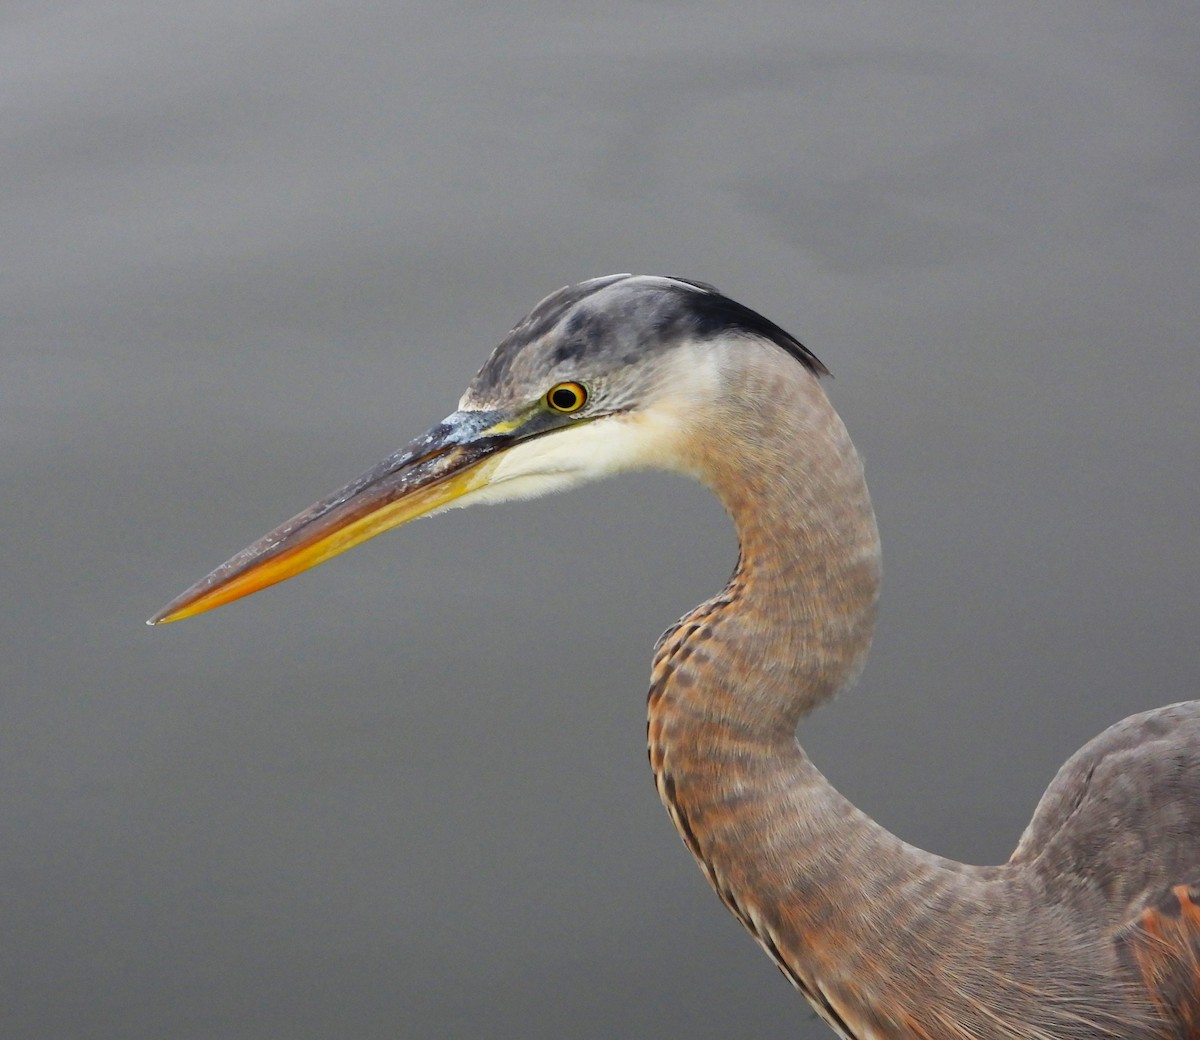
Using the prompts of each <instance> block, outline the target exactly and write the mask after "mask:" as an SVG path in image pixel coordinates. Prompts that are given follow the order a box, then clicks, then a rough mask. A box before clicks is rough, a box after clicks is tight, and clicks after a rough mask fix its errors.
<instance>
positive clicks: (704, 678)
mask: <svg viewBox="0 0 1200 1040" xmlns="http://www.w3.org/2000/svg"><path fill="white" fill-rule="evenodd" d="M825 371H826V370H825V367H824V366H823V365H822V364H821V362H820V361H819V360H818V359H817V358H816V357H815V356H814V355H813V354H812V353H811V352H809V351H808V350H807V349H806V348H805V347H803V346H802V345H801V344H800V343H799V342H798V341H797V340H796V339H794V338H793V337H792V336H790V335H788V333H786V332H784V331H783V330H782V329H781V328H779V327H778V326H777V325H775V324H773V323H772V322H770V321H768V320H766V319H765V318H763V317H762V316H760V315H758V314H756V313H755V312H753V311H751V310H750V309H748V308H746V307H744V306H742V305H740V304H738V303H735V302H734V301H732V300H730V299H728V298H727V297H725V296H722V295H721V294H719V293H718V292H717V291H716V290H714V289H713V288H712V287H710V286H707V285H704V284H701V283H698V282H689V281H684V280H682V279H678V278H665V277H647V276H631V275H612V276H610V277H606V278H596V279H593V280H591V281H587V282H583V283H581V284H579V285H576V286H571V287H567V288H563V289H560V290H559V291H558V292H556V293H554V294H552V295H551V296H549V297H547V298H546V299H545V300H543V301H542V302H541V303H540V304H538V306H537V307H535V308H534V310H533V311H532V312H531V313H530V314H529V316H528V317H527V318H525V319H524V320H523V321H522V322H521V323H520V324H519V325H517V326H516V328H514V329H513V330H512V332H510V333H509V335H508V336H507V337H506V338H505V339H504V341H503V342H502V343H501V344H500V346H499V347H497V348H496V350H495V352H494V353H493V354H492V356H491V358H490V359H489V360H488V361H487V363H486V364H485V365H484V366H483V368H482V369H481V370H480V371H479V374H478V375H476V376H475V378H474V379H473V380H472V382H471V384H470V386H469V387H468V388H467V392H466V393H465V394H464V395H463V398H462V400H461V401H460V402H459V409H458V411H456V412H454V413H453V414H452V415H450V416H449V417H448V418H446V419H444V420H443V421H442V422H440V423H438V424H437V425H436V426H434V427H433V428H432V429H431V430H429V432H428V433H425V434H423V435H422V436H420V437H418V438H417V439H416V440H415V441H413V442H412V443H411V444H410V445H409V446H408V447H407V448H405V449H404V450H403V451H401V452H399V453H397V454H396V455H393V456H392V457H391V458H389V459H387V460H386V461H385V462H383V463H382V464H380V465H379V466H376V467H375V468H374V469H372V470H370V471H369V472H367V473H364V474H363V475H362V476H361V477H359V478H358V479H357V480H355V481H353V482H352V483H350V484H348V485H346V487H344V488H342V489H341V490H340V491H338V492H336V493H335V494H333V495H331V496H329V497H328V498H326V499H324V500H323V501H321V502H319V503H317V504H316V505H314V506H312V507H311V508H310V509H307V510H306V511H305V512H303V513H301V514H300V515H299V516H297V517H295V518H294V519H292V520H290V521H288V522H287V523H286V524H284V525H283V526H282V527H280V528H278V529H277V530H275V531H273V532H272V533H271V534H269V535H267V536H266V537H265V538H263V539H262V540H260V541H258V542H256V543H255V544H254V545H251V546H250V547H249V548H247V549H245V550H243V551H242V552H240V553H238V555H237V556H235V557H234V558H233V559H231V560H230V561H229V562H228V563H225V564H224V565H222V566H221V567H218V568H217V569H216V570H215V571H213V572H212V573H211V574H210V575H209V576H208V577H207V578H205V579H203V580H202V581H200V582H199V583H198V584H196V585H195V586H193V587H192V588H191V589H189V590H188V591H187V592H185V593H184V594H183V595H182V596H180V597H178V598H177V599H176V600H175V601H174V602H172V603H171V604H170V605H169V606H168V607H166V608H165V609H164V610H163V611H162V612H161V613H160V614H159V615H158V616H157V617H156V618H154V619H153V621H152V622H151V623H153V622H154V621H173V620H176V619H178V618H183V617H187V616H189V615H192V614H196V613H199V612H200V611H203V610H208V609H209V608H211V607H215V606H218V605H220V604H223V603H226V602H228V601H230V600H233V599H236V598H238V597H240V596H244V595H246V594H247V593H250V592H253V591H255V590H257V589H260V588H263V587H265V586H267V585H270V584H273V583H275V582H278V581H282V580H283V579H284V578H287V577H290V576H291V575H293V574H296V573H298V572H300V571H302V570H305V569H307V568H309V567H311V566H313V565H314V564H317V563H320V562H321V561H323V560H326V559H328V558H330V557H331V556H334V555H336V554H337V553H340V552H342V551H343V550H345V549H348V548H350V547H351V546H353V545H356V544H357V543H359V542H362V541H364V540H365V539H367V538H370V537H372V536H373V535H375V534H378V533H380V532H381V531H384V530H386V529H388V528H390V527H394V526H396V525H397V524H401V523H404V522H405V521H407V520H410V519H412V518H414V517H416V516H421V515H424V514H428V513H432V512H437V511H440V510H444V509H448V508H451V507H455V506H464V505H472V504H475V503H477V502H497V501H502V500H506V499H514V498H529V497H533V496H536V495H542V494H546V493H547V492H550V491H557V490H561V489H564V488H569V487H573V486H575V485H577V484H581V483H583V482H584V481H588V480H592V479H596V478H599V477H603V476H606V475H608V474H612V473H617V472H620V471H624V470H631V469H638V468H659V469H668V470H677V471H680V472H683V473H686V474H688V475H690V476H692V477H695V478H696V479H698V480H699V481H701V482H702V483H704V484H705V485H707V486H708V487H709V488H710V489H711V490H712V491H713V492H715V493H716V495H717V496H718V498H720V500H721V501H722V503H723V504H724V505H725V508H726V509H727V510H728V512H729V513H730V515H731V516H732V518H733V521H734V524H735V525H736V528H737V533H738V537H739V540H740V544H741V556H740V558H739V560H738V564H737V568H736V570H735V571H734V574H733V577H732V578H731V579H730V581H729V584H728V585H727V586H726V587H725V589H724V590H723V591H721V592H720V593H718V594H717V595H716V596H714V597H713V598H712V599H710V600H708V601H707V602H705V603H703V604H701V605H700V606H699V607H697V608H696V609H695V610H693V611H692V612H691V613H689V614H688V615H687V616H685V617H684V618H683V619H682V620H681V621H680V622H679V623H678V624H677V625H675V626H673V627H672V628H671V629H669V630H668V631H667V632H666V634H665V635H664V636H663V637H662V639H660V640H659V642H658V646H657V648H656V650H655V654H654V664H653V673H652V681H651V686H650V696H649V722H648V737H649V752H650V764H651V766H652V768H653V771H654V778H655V782H656V784H657V786H658V791H659V794H660V796H661V797H662V800H663V803H664V804H665V805H666V807H667V811H668V812H669V813H670V815H671V818H672V819H673V820H674V822H675V826H676V827H677V828H678V829H679V833H680V834H681V835H682V837H683V840H684V842H685V843H686V845H687V847H688V848H689V849H690V850H691V852H692V854H693V855H694V856H695V857H696V860H697V861H698V862H699V864H700V867H701V868H702V870H703V871H704V874H705V876H706V877H707V878H708V880H709V882H710V883H711V884H712V887H713V888H714V889H716V891H717V894H718V895H719V896H720V897H721V899H722V901H723V902H724V903H725V905H726V906H727V907H728V908H729V909H730V910H731V911H732V912H733V914H734V915H735V916H736V917H737V918H738V920H739V921H741V922H742V924H743V925H745V926H746V928H747V929H748V930H749V931H750V933H751V934H752V935H753V936H754V937H755V939H757V940H758V942H759V944H760V945H761V946H762V947H763V948H764V949H765V950H766V952H767V953H768V954H769V955H770V957H771V958H772V960H774V961H775V963H776V964H777V965H778V966H779V968H780V970H781V971H782V972H783V973H784V975H786V976H787V977H788V978H789V979H790V980H791V981H792V983H793V984H794V985H795V986H796V988H797V989H799V990H800V992H801V993H803V994H804V996H805V997H807V998H808V1000H809V1001H810V1002H811V1003H812V1005H813V1006H814V1007H815V1008H816V1010H817V1011H818V1013H819V1014H820V1015H821V1016H822V1017H823V1018H824V1019H825V1021H826V1022H828V1023H829V1025H830V1026H832V1027H833V1029H834V1031H835V1032H837V1033H838V1034H840V1035H841V1036H843V1037H853V1038H857V1040H867V1038H877V1040H883V1038H889V1040H891V1038H904V1040H965V1038H973V1040H993V1038H994V1040H999V1038H1008V1040H1083V1038H1085V1037H1086V1038H1095V1037H1121V1038H1123V1040H1150V1038H1156V1040H1182V1038H1193V1040H1195V1038H1200V888H1198V885H1200V702H1196V701H1191V702H1187V703H1183V704H1176V705H1172V706H1170V707H1166V708H1159V709H1158V710H1155V711H1150V712H1146V713H1145V714H1142V715H1135V716H1133V717H1131V718H1128V719H1126V720H1125V721H1124V722H1120V723H1118V724H1117V725H1115V726H1113V727H1112V728H1111V729H1109V730H1107V731H1106V732H1105V733H1103V734H1102V735H1101V736H1099V737H1097V738H1096V739H1095V740H1093V741H1092V742H1091V743H1090V744H1088V745H1087V746H1086V747H1084V748H1083V749H1082V750H1081V751H1079V752H1078V753H1076V754H1075V755H1074V757H1072V758H1071V759H1070V760H1069V761H1068V762H1067V764H1066V765H1065V766H1063V768H1062V769H1061V770H1060V772H1059V773H1058V775H1057V777H1055V779H1054V781H1053V783H1051V785H1050V787H1049V789H1048V790H1047V791H1046V794H1045V795H1044V796H1043V798H1042V800H1041V803H1040V804H1039V805H1038V807H1037V811H1036V812H1035V813H1034V817H1033V820H1032V822H1031V823H1030V824H1029V827H1028V828H1027V829H1026V831H1025V833H1024V835H1023V836H1022V837H1021V840H1020V843H1019V844H1018V845H1017V849H1016V851H1015V852H1014V853H1013V855H1012V858H1011V859H1010V860H1009V861H1008V863H1006V864H1004V865H1003V866H992V867H977V866H969V865H966V864H963V863H956V862H953V861H951V860H946V859H942V858H940V857H938V856H934V855H931V854H929V853H927V852H923V851H921V850H920V849H916V848H913V847H912V846H910V845H907V844H905V843H904V842H902V841H900V840H899V839H898V838H896V837H895V836H893V835H892V834H890V833H889V832H888V831H886V830H885V829H884V828H883V827H881V826H880V825H879V824H877V823H875V822H874V821H873V820H871V819H870V818H869V817H868V816H866V815H865V814H864V813H862V812H860V811H859V810H858V809H856V808H855V807H854V806H853V805H851V804H850V803H849V802H848V801H847V800H846V799H845V798H843V797H842V796H841V795H840V794H839V793H838V792H837V791H836V790H835V789H834V788H833V787H832V786H831V785H830V784H829V782H828V781H827V780H826V779H825V778H824V777H823V776H822V775H821V774H820V773H819V772H818V771H817V769H816V767H815V766H813V764H812V762H810V761H809V758H808V756H807V755H806V754H805V753H804V751H803V749H802V748H801V747H800V746H799V744H798V743H797V742H796V739H795V731H796V727H797V724H798V723H799V721H800V719H801V718H802V717H803V716H804V715H806V714H807V713H808V712H810V711H811V710H812V709H813V708H814V707H816V706H817V705H818V704H820V703H821V702H822V701H825V700H827V699H828V698H829V697H831V696H832V695H833V694H835V693H836V692H837V691H838V690H840V689H842V688H843V687H845V686H846V685H847V684H848V683H849V682H850V681H851V680H852V679H853V678H854V677H855V676H856V675H857V674H858V672H859V670H860V669H861V668H862V665H863V661H864V658H865V657H866V654H867V648H868V645H869V644H870V641H871V635H872V630H873V627H874V618H875V605H876V599H877V592H878V585H879V539H878V534H877V532H876V528H875V516H874V513H873V511H872V508H871V501H870V498H869V496H868V494H867V486H866V483H865V481H864V478H863V471H862V465H861V463H860V461H859V457H858V454H857V453H856V451H855V449H854V447H853V445H852V444H851V443H850V439H849V437H848V436H847V434H846V430H845V428H844V426H843V425H842V422H841V420H840V419H839V418H838V416H837V414H836V412H834V410H833V408H832V406H831V405H830V403H829V401H828V399H827V398H826V396H825V393H824V391H823V390H822V388H821V386H820V384H819V382H818V377H819V376H821V375H822V374H823V373H825Z"/></svg>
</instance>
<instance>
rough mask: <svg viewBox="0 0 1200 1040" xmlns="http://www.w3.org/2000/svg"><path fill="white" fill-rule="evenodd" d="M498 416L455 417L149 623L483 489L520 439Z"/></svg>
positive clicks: (214, 602) (223, 599) (185, 613)
mask: <svg viewBox="0 0 1200 1040" xmlns="http://www.w3.org/2000/svg"><path fill="white" fill-rule="evenodd" d="M517 425H519V424H518V423H514V422H512V421H510V420H509V419H507V418H506V416H505V415H504V414H502V413H499V412H489V411H461V412H455V413H454V414H453V415H451V416H449V417H447V418H446V419H444V420H443V421H442V422H440V423H438V424H437V425H436V426H434V427H433V428H432V429H431V430H429V432H428V433H426V434H424V435H423V436H421V437H418V438H417V439H416V440H415V441H413V442H412V443H411V444H410V445H409V446H408V447H407V448H405V449H404V450H403V451H400V452H397V453H396V454H395V455H393V456H391V458H388V459H385V460H384V461H383V462H381V463H380V464H379V465H378V466H376V467H375V468H374V469H371V470H368V471H367V472H366V473H364V474H363V475H362V476H360V477H359V478H358V479H357V480H354V481H351V482H350V483H349V484H347V485H346V486H345V487H344V488H342V489H341V490H339V491H335V492H334V493H333V494H332V495H330V496H329V497H328V498H324V499H322V500H321V501H320V502H317V503H316V504H315V505H312V506H310V507H309V508H308V509H306V510H304V512H302V513H300V514H298V515H297V516H294V517H292V519H291V520H289V521H288V522H287V523H286V524H283V525H282V526H281V527H277V528H276V529H275V530H274V531H272V532H271V533H270V534H268V535H266V536H265V537H263V538H260V539H259V540H258V541H257V542H255V543H254V544H253V545H251V546H248V547H247V548H245V549H243V550H242V551H241V552H240V553H238V554H237V555H236V556H234V557H233V558H232V559H231V560H228V561H227V562H225V563H223V564H221V566H220V567H218V568H217V569H216V570H214V571H213V572H212V573H211V574H209V575H208V576H207V577H205V578H202V579H201V580H200V581H198V582H196V584H195V585H193V586H192V587H191V588H190V589H188V590H187V591H186V592H184V593H183V594H182V595H180V596H177V597H176V598H175V599H173V600H172V601H171V602H170V603H168V604H167V605H166V606H165V607H164V608H163V609H162V610H161V611H159V612H158V613H157V614H155V615H154V617H152V618H151V619H150V620H149V621H148V622H147V624H150V625H156V624H158V623H159V622H163V621H178V620H179V619H180V618H185V617H191V616H192V615H193V614H201V613H203V612H204V611H206V610H212V609H213V607H219V606H221V605H223V604H225V603H229V602H231V601H232V600H235V599H240V598H241V597H243V596H248V595H250V593H252V592H257V591H258V590H259V589H265V588H266V587H267V586H269V585H274V584H276V583H277V582H281V581H283V580H285V579H287V578H290V577H292V576H293V575H296V574H299V573H300V572H301V571H306V570H308V569H309V568H310V567H315V566H316V565H317V564H318V563H324V562H325V561H326V560H328V559H330V558H332V557H334V556H337V555H338V553H342V552H345V551H346V550H347V549H350V548H352V547H353V546H355V545H358V544H359V543H360V542H365V541H366V540H367V539H368V538H373V537H375V535H377V534H381V533H382V532H384V531H386V530H388V529H389V528H392V527H396V526H398V525H400V524H403V523H407V522H408V521H409V520H413V519H415V518H416V517H418V516H424V515H426V514H428V513H431V512H434V511H435V510H438V509H441V508H444V507H446V506H448V505H449V504H450V503H451V502H453V501H454V500H455V499H456V498H460V497H462V496H463V495H465V494H467V493H468V492H471V491H474V490H476V489H478V488H480V487H483V486H484V485H485V484H487V482H488V477H489V475H490V473H491V471H492V470H493V469H494V468H495V466H496V463H497V461H498V458H499V455H500V453H501V452H503V450H504V449H505V448H507V447H509V446H510V445H511V444H513V443H514V442H515V441H516V440H517V439H518V436H519V435H516V434H514V433H513V432H512V431H513V429H514V427H516V426H517Z"/></svg>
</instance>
